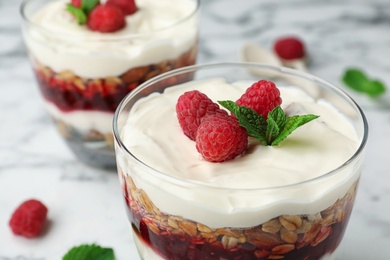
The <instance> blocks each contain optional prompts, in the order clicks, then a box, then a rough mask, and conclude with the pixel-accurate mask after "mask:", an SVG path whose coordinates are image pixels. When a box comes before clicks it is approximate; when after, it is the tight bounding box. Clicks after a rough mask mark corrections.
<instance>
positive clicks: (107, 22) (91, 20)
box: [87, 5, 125, 32]
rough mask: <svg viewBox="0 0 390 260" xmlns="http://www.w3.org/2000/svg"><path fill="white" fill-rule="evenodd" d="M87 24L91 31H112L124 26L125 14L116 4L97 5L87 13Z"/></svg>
mask: <svg viewBox="0 0 390 260" xmlns="http://www.w3.org/2000/svg"><path fill="white" fill-rule="evenodd" d="M87 24H88V28H89V29H91V30H92V31H99V32H114V31H117V30H119V29H121V28H123V27H124V26H125V16H124V14H123V12H122V11H121V10H120V9H119V8H118V7H116V6H113V5H98V6H96V7H95V8H94V9H93V10H92V11H91V13H90V14H89V16H88V21H87Z"/></svg>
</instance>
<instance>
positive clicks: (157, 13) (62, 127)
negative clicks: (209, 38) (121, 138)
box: [21, 0, 199, 169]
mask: <svg viewBox="0 0 390 260" xmlns="http://www.w3.org/2000/svg"><path fill="white" fill-rule="evenodd" d="M84 1H85V3H91V1H88V0H82V1H81V3H82V4H83V3H84ZM77 2H79V3H80V1H77V0H72V1H70V0H52V1H51V0H25V1H24V2H23V4H22V6H21V14H22V17H23V36H24V41H25V45H26V48H27V51H28V54H29V58H30V61H31V64H32V68H33V71H34V73H35V76H36V79H37V82H38V86H39V89H40V92H41V94H42V96H43V101H44V105H45V107H46V108H47V111H48V112H49V114H50V115H51V117H52V118H53V120H54V122H55V124H56V126H57V128H58V131H59V133H60V134H61V135H62V136H63V137H64V140H65V141H66V143H67V145H68V146H69V147H70V149H71V150H72V151H73V152H74V154H75V155H76V156H77V157H78V158H79V159H80V160H81V161H83V162H85V163H87V164H89V165H92V166H95V167H98V168H107V169H110V168H111V169H115V152H114V142H113V135H112V119H113V115H114V111H115V109H116V107H117V106H118V104H119V102H120V101H121V100H122V99H123V97H124V96H125V95H126V94H128V93H129V92H131V91H132V90H133V89H135V88H137V87H138V85H140V84H141V83H142V82H144V81H146V80H148V79H150V78H152V77H154V76H156V75H158V74H160V73H163V72H166V71H169V70H172V69H175V68H180V67H183V66H187V65H193V64H195V61H196V56H197V37H198V36H197V34H198V24H197V16H198V10H199V1H198V0H158V1H155V0H137V1H136V4H137V6H136V10H135V11H134V12H133V13H131V14H127V15H124V12H123V14H121V15H123V19H122V20H121V22H122V24H121V25H120V27H119V29H118V28H117V29H115V31H112V30H111V31H109V30H107V28H105V27H104V25H101V23H100V22H101V20H99V19H101V18H100V17H99V16H97V18H96V19H95V25H93V24H92V25H90V23H89V22H90V19H89V17H90V16H91V15H92V12H93V11H91V12H90V14H91V15H90V16H88V20H87V21H84V22H88V23H87V24H82V25H80V24H79V23H82V21H80V20H78V19H79V17H77V16H75V15H74V14H73V13H71V12H70V11H69V9H72V10H75V9H77V10H76V11H80V10H81V9H80V8H81V7H80V8H79V9H78V7H77V6H76V5H77V4H76V3H77ZM92 2H95V4H96V9H97V7H99V8H100V7H101V6H105V5H108V2H110V0H108V1H107V3H104V2H105V1H102V3H99V1H98V0H96V1H92ZM111 2H118V1H111ZM119 2H121V1H119ZM122 2H123V1H122ZM128 2H131V0H129V1H128ZM83 10H84V9H83ZM76 13H77V12H76ZM86 17H87V16H85V17H84V18H85V19H87V18H86ZM114 17H117V15H114ZM107 19H108V18H107ZM81 20H82V19H81ZM93 26H94V27H93ZM98 26H100V27H101V28H100V29H101V30H100V29H99V28H96V27H98Z"/></svg>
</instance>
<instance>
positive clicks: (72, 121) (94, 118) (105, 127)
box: [45, 101, 114, 134]
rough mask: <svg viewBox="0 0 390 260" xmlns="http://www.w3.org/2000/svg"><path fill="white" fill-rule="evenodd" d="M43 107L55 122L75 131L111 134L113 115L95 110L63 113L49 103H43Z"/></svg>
mask: <svg viewBox="0 0 390 260" xmlns="http://www.w3.org/2000/svg"><path fill="white" fill-rule="evenodd" d="M45 106H46V109H47V111H48V112H49V113H50V115H51V116H53V117H54V118H55V119H56V120H61V121H63V122H64V123H65V124H67V125H69V126H71V127H73V128H75V129H77V131H80V132H89V131H91V130H96V131H98V132H100V133H102V134H109V133H112V118H113V115H114V114H113V113H110V112H102V111H97V110H92V111H88V110H76V111H70V112H64V111H61V110H60V109H58V108H57V107H56V106H55V105H54V104H53V103H51V102H49V101H45Z"/></svg>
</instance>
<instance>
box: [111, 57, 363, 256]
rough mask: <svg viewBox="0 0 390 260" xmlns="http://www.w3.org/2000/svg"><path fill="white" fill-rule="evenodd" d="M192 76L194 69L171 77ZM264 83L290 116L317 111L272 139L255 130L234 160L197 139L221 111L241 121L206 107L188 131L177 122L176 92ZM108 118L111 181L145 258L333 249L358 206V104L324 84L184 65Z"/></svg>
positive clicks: (300, 76) (238, 89)
mask: <svg viewBox="0 0 390 260" xmlns="http://www.w3.org/2000/svg"><path fill="white" fill-rule="evenodd" d="M188 75H191V76H193V79H192V80H189V81H187V82H181V83H180V84H176V85H175V84H174V85H172V82H175V80H176V79H177V78H186V77H187V76H188ZM256 82H257V83H256ZM264 82H268V83H266V84H270V83H269V82H272V83H273V84H274V85H275V86H276V88H277V89H278V91H275V92H274V93H277V95H280V96H279V97H280V98H281V102H280V99H275V98H274V97H273V96H272V95H271V96H272V97H270V96H268V97H267V98H268V99H272V98H274V99H275V100H276V101H277V105H279V106H278V107H277V108H281V109H282V110H283V111H284V113H285V114H286V115H287V117H288V118H296V117H306V116H308V115H310V116H311V117H312V119H314V120H312V121H310V122H308V123H306V124H304V125H302V126H301V127H299V128H297V129H296V130H294V131H293V132H291V134H290V135H289V136H287V137H286V138H285V139H284V140H283V141H281V142H280V143H278V144H276V145H265V144H263V143H262V142H259V141H258V139H256V138H254V137H253V136H256V134H255V135H253V136H248V142H247V147H246V149H245V150H244V151H243V152H240V153H239V154H238V155H237V156H235V157H234V158H228V159H226V160H225V159H223V160H222V161H217V162H212V161H209V160H208V159H206V158H207V157H206V156H204V155H203V153H201V151H202V150H201V149H200V147H199V146H198V142H200V141H204V140H203V139H201V137H202V134H201V132H202V131H204V130H205V129H208V130H209V131H213V129H217V128H218V126H215V125H214V126H213V127H211V128H210V127H209V128H207V127H206V126H205V125H206V122H209V121H211V118H224V117H229V118H230V119H231V118H235V120H232V121H235V122H236V121H238V120H240V121H239V122H240V127H241V126H242V125H244V124H241V119H240V117H239V116H238V115H237V114H235V115H236V116H237V118H236V116H232V115H230V112H228V111H227V110H225V108H224V107H225V106H224V107H222V106H220V107H219V108H218V109H221V110H225V111H226V112H224V113H221V114H223V115H216V113H214V114H212V115H205V116H204V117H203V118H202V120H201V123H200V125H199V126H198V128H197V130H196V137H195V140H192V139H191V138H189V137H188V136H187V135H186V134H184V128H183V125H182V122H179V120H178V115H179V112H178V111H179V109H180V106H179V105H178V102H180V99H181V97H183V96H185V95H186V93H193V92H194V91H195V92H196V91H199V92H200V93H203V94H205V95H206V96H207V97H208V98H209V99H210V100H212V102H213V103H214V104H218V103H217V102H218V101H226V100H230V101H233V103H234V102H236V103H237V104H238V103H239V102H238V100H240V99H242V97H241V96H242V95H243V93H244V92H245V91H246V90H247V89H248V88H249V87H251V86H252V84H253V85H256V84H264ZM251 88H252V87H251ZM163 89H164V90H163ZM267 91H268V90H267ZM273 91H274V90H273ZM252 93H254V92H252ZM275 95H276V94H275ZM279 97H278V98H279ZM267 98H266V99H265V100H267ZM191 102H197V101H194V99H191ZM191 102H188V103H187V104H190V106H192V105H191ZM259 102H260V101H259ZM261 102H263V101H261ZM267 102H268V101H267ZM200 103H201V102H199V104H200ZM241 103H242V102H241ZM220 104H222V102H221V103H220ZM240 106H241V105H240ZM198 107H199V108H202V107H203V109H204V110H207V109H206V108H205V106H203V105H199V106H198ZM277 108H275V109H277ZM275 109H274V110H272V111H275ZM229 110H230V109H229ZM230 111H232V110H230ZM234 111H236V110H234ZM240 111H241V110H240ZM198 112H199V111H198ZM203 112H204V111H203ZM180 113H181V112H180ZM271 113H273V112H271ZM271 113H268V119H267V122H268V124H271V123H270V120H271V119H270V118H274V115H271ZM195 114H196V113H195ZM278 120H279V119H276V120H275V121H278ZM184 122H185V120H184ZM192 122H193V120H192V121H191V120H188V121H187V122H185V123H192ZM287 122H292V121H287ZM278 124H279V123H278ZM287 125H291V124H289V123H287V124H286V125H285V126H284V127H285V128H286V127H287ZM113 127H114V138H115V151H116V157H117V167H118V174H119V179H120V182H121V186H122V189H123V194H124V199H125V205H126V208H127V214H128V218H129V221H130V223H131V228H130V229H131V231H132V233H133V237H134V240H135V242H136V245H137V249H138V251H139V254H140V256H141V258H142V259H305V260H308V259H334V257H335V255H336V249H337V247H338V246H339V244H340V241H341V240H342V237H343V234H344V232H345V230H346V227H347V223H348V220H349V218H350V215H351V211H352V208H353V205H354V200H355V197H356V193H357V188H358V182H359V178H360V173H361V165H362V162H363V157H364V150H365V144H366V142H367V136H368V125H367V121H366V118H365V116H364V114H363V112H362V110H361V109H360V108H359V106H358V105H357V104H356V103H355V102H354V101H353V100H352V99H351V98H350V97H349V96H348V95H346V94H345V93H344V92H343V91H341V90H340V89H338V88H337V87H335V86H333V85H332V84H330V83H328V82H326V81H324V80H322V79H319V78H317V77H315V76H312V75H310V74H307V73H303V72H299V71H296V70H292V69H287V68H282V67H274V66H269V65H264V64H254V63H220V64H204V65H195V66H189V67H186V68H182V69H178V70H174V71H171V72H167V73H164V74H162V75H159V76H157V77H155V78H153V79H151V80H149V81H147V82H146V83H144V84H143V85H142V86H140V87H139V88H137V90H135V91H133V92H131V93H130V94H129V95H127V96H126V97H125V98H124V100H123V101H122V102H121V104H120V105H119V106H118V108H117V110H116V112H115V115H114V126H113ZM285 128H283V129H285ZM201 129H202V131H201ZM224 129H225V128H224ZM224 129H222V130H221V133H222V134H225V133H224ZM215 131H217V130H215ZM283 131H284V130H282V132H283ZM249 132H250V131H249V130H248V133H249ZM248 135H249V134H248ZM207 138H209V139H212V138H214V135H212V134H210V135H209V137H207ZM207 138H206V139H207ZM217 139H218V138H217ZM215 142H218V140H215ZM229 142H230V143H233V142H234V140H229V141H228V143H229ZM212 143H213V142H212Z"/></svg>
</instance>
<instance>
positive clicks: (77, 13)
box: [66, 4, 87, 25]
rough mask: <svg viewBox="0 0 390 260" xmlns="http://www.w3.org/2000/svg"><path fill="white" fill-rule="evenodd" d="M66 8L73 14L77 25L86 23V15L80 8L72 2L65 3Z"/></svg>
mask: <svg viewBox="0 0 390 260" xmlns="http://www.w3.org/2000/svg"><path fill="white" fill-rule="evenodd" d="M66 10H67V11H68V12H70V13H71V14H73V16H74V17H75V18H76V20H77V23H78V24H79V25H83V24H86V23H87V15H86V13H85V12H84V11H83V10H82V9H81V8H77V7H75V6H74V5H72V4H67V5H66Z"/></svg>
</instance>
